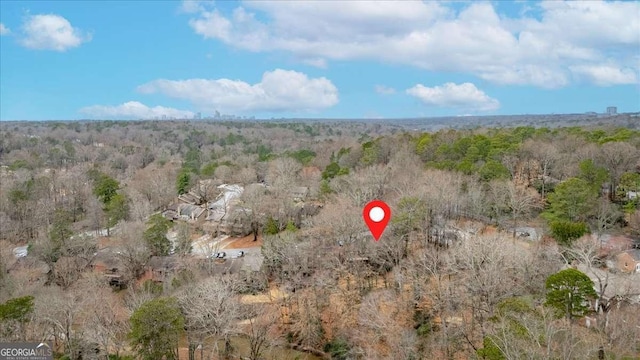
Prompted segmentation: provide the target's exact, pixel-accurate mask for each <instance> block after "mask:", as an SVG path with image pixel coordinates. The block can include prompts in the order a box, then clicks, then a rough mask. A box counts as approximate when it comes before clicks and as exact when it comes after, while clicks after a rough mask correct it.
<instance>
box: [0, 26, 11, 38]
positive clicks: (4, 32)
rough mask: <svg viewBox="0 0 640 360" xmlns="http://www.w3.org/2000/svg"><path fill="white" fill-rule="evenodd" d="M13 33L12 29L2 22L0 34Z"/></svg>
mask: <svg viewBox="0 0 640 360" xmlns="http://www.w3.org/2000/svg"><path fill="white" fill-rule="evenodd" d="M9 34H11V30H9V28H8V27H6V26H4V24H3V23H0V36H2V35H9Z"/></svg>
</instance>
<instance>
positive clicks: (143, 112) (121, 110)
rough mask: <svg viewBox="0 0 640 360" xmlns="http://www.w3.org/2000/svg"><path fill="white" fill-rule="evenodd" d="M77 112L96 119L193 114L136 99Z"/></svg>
mask: <svg viewBox="0 0 640 360" xmlns="http://www.w3.org/2000/svg"><path fill="white" fill-rule="evenodd" d="M79 112H80V113H82V114H85V115H87V116H90V117H91V118H96V119H154V118H163V117H166V118H176V119H191V118H192V117H193V115H194V113H193V112H191V111H187V110H178V109H174V108H169V107H164V106H155V107H148V106H146V105H145V104H142V103H140V102H137V101H129V102H126V103H124V104H121V105H116V106H110V105H93V106H87V107H84V108H82V109H80V111H79Z"/></svg>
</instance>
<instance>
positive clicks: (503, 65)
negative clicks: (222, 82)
mask: <svg viewBox="0 0 640 360" xmlns="http://www.w3.org/2000/svg"><path fill="white" fill-rule="evenodd" d="M457 6H458V5H457V4H456V5H453V4H451V3H446V2H432V1H426V2H422V1H415V2H414V1H384V0H380V1H378V0H376V1H347V2H340V1H305V2H292V1H245V2H243V3H242V4H241V6H238V7H236V8H235V9H233V10H232V11H230V12H228V13H223V12H222V11H221V10H220V9H216V8H214V7H209V8H201V9H200V10H199V11H197V12H196V13H194V15H193V16H192V18H191V19H190V20H189V24H190V26H191V27H192V29H193V30H194V32H195V33H197V34H199V35H201V36H203V37H204V38H206V39H215V40H218V41H221V42H223V43H226V44H228V45H230V46H233V47H236V48H240V49H245V50H248V51H255V52H266V51H286V52H289V53H291V54H292V55H293V56H294V57H295V58H297V59H302V61H304V62H307V63H309V61H310V60H309V59H312V60H311V61H313V62H314V63H317V64H321V65H322V66H326V61H330V60H359V59H373V60H378V61H382V62H385V63H400V64H408V65H412V66H416V67H419V68H423V69H426V70H433V71H450V72H466V73H470V74H472V75H475V76H478V77H480V78H482V79H485V80H488V81H491V82H494V83H499V84H517V85H535V86H538V87H544V88H557V87H562V86H566V85H569V84H570V83H571V81H572V80H573V79H575V78H576V73H574V70H573V69H578V70H577V71H578V72H580V71H582V70H580V69H583V67H591V68H598V67H602V66H603V65H605V64H606V66H608V67H611V68H617V69H618V70H619V71H620V72H622V73H626V72H628V71H632V72H634V74H636V76H635V77H636V80H637V78H638V73H639V71H640V68H639V66H638V63H637V61H635V60H634V57H633V55H634V54H637V49H638V47H640V18H639V17H638V16H637V14H638V13H640V3H638V2H604V1H583V2H576V1H545V2H541V3H537V4H535V5H534V6H535V10H537V11H522V12H521V13H520V15H519V17H517V18H509V17H507V16H504V15H499V14H498V13H497V12H496V9H495V8H494V6H493V5H492V4H491V3H476V2H471V3H470V4H468V5H465V6H464V8H462V9H458V10H456V9H455V7H457ZM522 6H523V7H530V6H531V5H530V4H526V3H525V4H523V5H522ZM533 14H537V15H539V16H537V17H534V15H533ZM610 59H617V61H616V62H611V61H610ZM624 69H627V70H624ZM583 73H584V71H582V72H580V74H583ZM582 78H584V79H588V78H587V77H584V76H582ZM591 80H593V81H594V83H595V84H596V85H600V84H601V82H598V81H595V80H596V79H595V78H593V79H591Z"/></svg>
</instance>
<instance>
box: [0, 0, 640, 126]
mask: <svg viewBox="0 0 640 360" xmlns="http://www.w3.org/2000/svg"><path fill="white" fill-rule="evenodd" d="M114 19H117V21H115V20H114ZM620 24H626V25H625V26H620ZM0 50H1V51H0V75H1V76H0V120H72V119H162V118H163V117H164V118H166V119H171V118H182V119H207V118H210V117H213V118H214V119H215V118H216V113H217V114H219V118H221V119H222V117H223V116H230V117H231V116H232V117H236V118H248V119H250V118H258V119H270V118H355V119H367V118H371V119H378V118H420V117H442V116H464V115H474V116H475V115H478V116H481V115H518V114H551V113H556V114H562V113H588V112H597V113H608V112H609V110H607V109H608V108H609V107H616V112H617V113H629V112H638V111H640V3H639V2H608V1H603V2H600V1H571V2H564V1H548V2H528V1H521V2H511V1H504V2H492V3H480V2H435V1H425V2H421V1H399V2H393V1H218V2H213V1H197V0H196V1H183V2H172V1H135V2H94V1H74V2H54V1H37V2H36V1H34V2H24V1H13V0H5V1H2V2H0ZM223 114H228V115H223Z"/></svg>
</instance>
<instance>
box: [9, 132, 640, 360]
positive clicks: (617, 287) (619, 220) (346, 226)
mask: <svg viewBox="0 0 640 360" xmlns="http://www.w3.org/2000/svg"><path fill="white" fill-rule="evenodd" d="M636 129H637V126H636V127H635V128H634V127H630V126H628V124H627V123H626V122H625V123H624V124H622V125H619V126H615V125H611V124H606V125H603V126H597V125H592V126H581V127H553V128H550V127H537V126H520V127H504V128H488V127H477V128H473V129H450V128H444V129H440V130H438V131H433V132H423V131H419V130H409V128H407V127H402V126H400V125H397V124H386V123H384V122H376V123H366V122H346V121H345V122H329V121H327V122H321V121H314V122H304V121H300V122H293V121H288V122H287V121H282V122H277V121H251V122H249V121H230V122H214V121H70V122H54V121H49V122H1V123H0V251H1V252H0V341H20V340H33V341H44V340H46V341H51V342H52V343H54V345H55V349H56V351H57V354H56V356H57V358H64V359H114V360H115V359H149V360H155V359H163V358H166V359H189V360H192V359H240V358H242V359H251V360H258V359H407V360H408V359H491V360H499V359H638V358H639V356H640V316H638V313H639V312H640V250H639V249H640V131H638V130H636ZM234 186H235V187H234ZM236 195H237V197H234V196H236ZM373 199H381V200H384V201H385V202H386V203H387V204H389V206H390V207H391V209H392V214H393V215H392V218H391V222H390V224H389V226H388V228H387V229H386V231H385V233H384V234H383V236H382V238H381V239H380V240H379V241H374V240H373V238H372V237H371V234H370V233H369V231H368V229H367V227H366V225H365V223H364V222H363V219H362V208H363V206H364V205H365V204H366V203H368V202H369V201H371V200H373ZM220 204H222V205H220ZM216 211H218V212H220V211H222V213H221V214H220V215H219V216H217V215H216V214H217V213H216ZM216 216H217V217H216ZM203 249H204V250H203ZM634 266H635V267H634Z"/></svg>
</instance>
